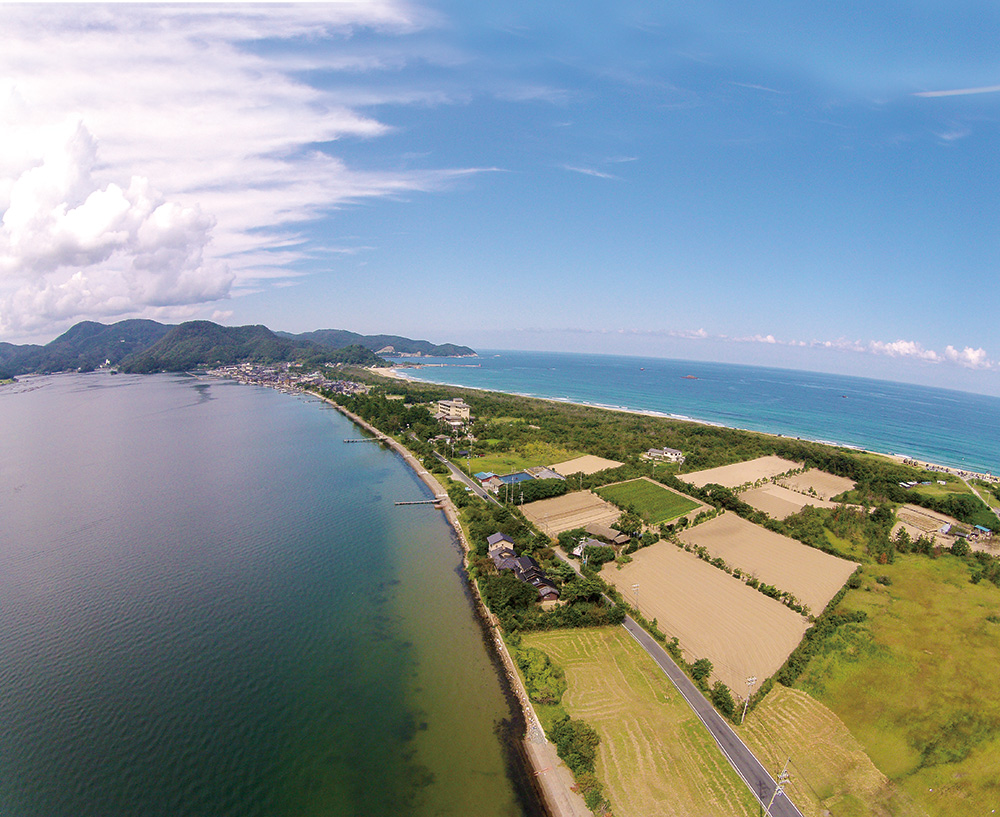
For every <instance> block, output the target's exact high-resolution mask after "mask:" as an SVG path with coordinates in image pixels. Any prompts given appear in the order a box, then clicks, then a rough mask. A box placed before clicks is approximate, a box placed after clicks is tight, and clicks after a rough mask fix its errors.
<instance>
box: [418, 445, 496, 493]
mask: <svg viewBox="0 0 1000 817" xmlns="http://www.w3.org/2000/svg"><path fill="white" fill-rule="evenodd" d="M432 453H433V454H434V456H435V457H437V458H438V461H439V462H441V463H442V464H444V465H446V466H447V467H448V470H449V471H451V475H452V476H453V477H454V478H455V479H457V480H458V481H459V482H462V483H464V484H465V485H468V486H469V487H470V488H471V489H472V490H473V491H474V492H475V494H476V496H478V497H479V498H480V499H485V500H486V501H487V502H492V503H493V504H494V505H499V504H500V503H499V502H498V501H497V498H496V497H495V496H493V495H492V494H491V493H490V492H489V491H486V490H484V488H483V486H482V485H480V484H479V483H478V482H476V481H475V480H474V479H470V478H469V477H468V476H467V475H466V473H465V471H463V470H462V469H461V468H459V467H458V466H457V465H454V464H453V463H452V462H451V460H449V459H448V458H447V457H442V456H441V455H440V454H438V452H437V451H434V452H432Z"/></svg>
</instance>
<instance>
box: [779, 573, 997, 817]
mask: <svg viewBox="0 0 1000 817" xmlns="http://www.w3.org/2000/svg"><path fill="white" fill-rule="evenodd" d="M882 575H885V576H888V577H889V579H890V580H891V582H890V584H888V585H884V584H879V583H877V582H876V581H875V578H876V576H882ZM969 576H970V573H969V568H968V567H967V566H966V565H965V564H964V563H963V562H961V561H960V560H958V559H956V558H953V557H950V556H943V557H941V558H939V559H929V558H927V557H925V556H917V555H911V556H897V558H896V561H895V563H894V564H889V565H879V566H878V567H877V569H874V568H873V569H871V570H869V571H867V573H866V575H865V578H864V583H863V585H862V587H860V588H859V589H857V590H852V591H850V592H849V593H848V594H847V596H846V597H845V599H844V602H843V603H842V609H845V610H864V611H865V612H866V613H867V614H868V619H867V621H865V622H861V623H852V624H850V625H847V626H845V627H842V628H839V630H838V633H837V635H836V637H834V638H832V639H830V640H829V642H828V643H826V645H825V648H824V650H823V651H822V652H821V653H820V654H818V655H816V656H814V657H813V659H812V660H811V661H810V663H809V665H808V667H807V668H806V671H805V672H804V673H803V675H802V677H801V679H800V681H799V684H798V686H800V687H801V688H802V689H804V690H805V691H807V692H809V693H810V694H811V695H813V696H815V697H816V698H817V699H818V700H819V701H820V702H822V703H824V704H825V705H826V706H828V707H830V708H831V709H832V710H833V711H834V712H835V713H836V714H837V715H838V716H839V717H840V718H841V720H842V721H843V722H844V723H845V724H846V725H847V727H848V728H849V729H850V730H851V732H852V734H854V735H855V736H856V737H857V738H858V740H859V741H860V742H861V743H862V744H863V745H864V747H865V749H866V751H867V752H868V754H869V756H870V757H871V758H872V760H873V761H874V763H875V764H876V766H878V767H879V768H880V769H881V770H882V771H883V772H884V773H885V774H886V775H887V776H889V777H890V778H893V779H894V780H897V781H898V782H899V783H900V784H901V785H902V786H903V787H904V788H905V789H906V790H907V791H908V792H909V793H910V794H911V795H912V796H913V798H914V799H915V800H916V801H918V802H919V803H920V804H921V805H922V806H923V807H924V808H926V809H927V810H928V812H929V813H931V814H933V815H963V814H981V813H989V809H990V808H994V807H996V805H997V801H996V797H997V786H996V779H997V778H996V763H995V758H996V752H997V750H998V748H1000V698H998V696H997V695H996V694H995V690H996V678H995V668H996V667H997V666H1000V639H998V638H997V632H996V625H994V624H992V623H991V621H990V616H996V615H998V614H1000V588H997V587H996V586H994V585H992V584H987V583H986V582H983V583H980V584H971V583H970V581H969ZM931 789H933V791H931Z"/></svg>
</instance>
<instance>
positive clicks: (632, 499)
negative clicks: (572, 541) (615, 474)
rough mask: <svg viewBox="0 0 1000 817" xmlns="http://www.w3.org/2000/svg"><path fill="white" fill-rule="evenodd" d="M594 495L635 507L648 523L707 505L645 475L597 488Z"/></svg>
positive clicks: (655, 522) (674, 516)
mask: <svg viewBox="0 0 1000 817" xmlns="http://www.w3.org/2000/svg"><path fill="white" fill-rule="evenodd" d="M597 494H598V495H599V496H601V497H603V498H604V499H607V500H609V501H610V502H614V503H615V504H616V505H618V506H619V507H622V508H624V507H631V508H634V509H635V511H636V513H638V514H639V516H640V517H642V520H643V521H644V522H645V523H646V524H647V525H659V524H660V523H661V522H672V521H673V520H674V519H677V518H678V517H680V516H683V515H684V514H687V513H697V512H698V511H700V510H704V509H707V507H708V506H707V505H705V504H704V503H702V502H698V501H697V500H694V499H691V498H690V497H687V496H684V495H683V494H679V493H677V491H673V490H671V489H670V488H667V487H666V486H664V485H660V484H659V483H658V482H653V480H651V479H647V478H645V477H643V478H641V479H633V480H629V481H628V482H616V483H613V484H611V485H605V486H604V487H602V488H598V489H597Z"/></svg>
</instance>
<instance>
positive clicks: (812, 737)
mask: <svg viewBox="0 0 1000 817" xmlns="http://www.w3.org/2000/svg"><path fill="white" fill-rule="evenodd" d="M738 731H739V735H740V738H742V740H743V742H744V743H745V744H746V745H747V746H749V747H750V749H751V750H753V753H754V754H755V755H756V756H757V759H758V760H759V761H760V762H761V763H763V764H764V766H765V767H766V768H768V769H770V770H771V773H772V774H776V772H775V771H774V770H775V769H780V768H781V767H782V766H783V765H784V763H785V761H786V760H788V759H789V758H791V763H790V764H789V767H788V769H789V772H790V773H791V780H790V782H789V784H788V788H787V789H786V791H787V792H788V796H789V799H790V800H791V801H792V802H793V803H794V804H795V805H796V806H798V808H799V810H800V811H801V812H802V813H803V814H804V815H805V817H826V815H830V814H835V815H839V817H867V815H872V816H873V817H927V812H926V811H924V810H923V809H921V808H920V807H919V806H917V805H916V804H915V803H914V802H913V799H912V798H911V797H910V796H909V795H908V794H906V793H905V792H904V791H903V790H902V789H900V788H899V786H897V785H896V784H895V783H893V782H892V781H891V780H889V779H888V778H887V777H886V776H885V775H884V774H882V772H880V771H879V770H878V769H877V768H876V767H875V764H874V763H872V761H871V759H870V758H869V757H868V755H866V754H865V750H864V748H863V747H862V746H861V744H860V743H858V741H857V740H856V739H855V738H854V737H853V736H852V735H851V733H850V732H849V731H848V729H847V727H846V726H844V724H843V723H841V721H840V719H839V718H838V717H837V716H836V715H834V714H833V712H831V711H830V710H829V709H827V708H826V707H825V706H823V704H821V703H819V702H818V701H816V700H814V699H813V698H811V697H809V695H807V694H806V693H805V692H802V691H801V690H797V689H789V688H788V687H783V686H781V684H775V685H774V688H773V689H772V690H771V691H770V692H769V693H768V694H767V697H766V698H765V699H764V701H763V702H762V703H761V704H760V705H759V706H758V707H757V708H756V709H755V710H754V711H753V712H751V713H750V714H749V715H747V719H746V722H745V723H744V724H743V725H742V726H741V727H740V728H739V730H738Z"/></svg>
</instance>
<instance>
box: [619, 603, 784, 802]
mask: <svg viewBox="0 0 1000 817" xmlns="http://www.w3.org/2000/svg"><path fill="white" fill-rule="evenodd" d="M622 626H623V627H624V628H625V629H626V630H628V631H629V633H630V634H631V636H632V637H633V638H634V639H635V640H636V641H638V642H639V645H640V646H641V647H642V648H643V649H644V650H645V651H646V652H648V653H649V654H650V656H652V658H653V660H654V661H656V663H657V664H659V666H660V669H662V670H663V672H664V673H665V674H666V676H667V677H668V678H669V679H670V680H671V681H672V682H673V684H674V686H675V687H677V689H678V691H679V692H680V693H681V695H682V696H684V700H685V701H687V703H688V706H690V707H691V708H692V709H693V710H694V712H695V714H696V715H697V716H698V718H699V720H701V722H702V723H703V724H704V725H705V728H706V729H708V731H709V733H710V734H711V735H712V737H713V738H715V742H716V743H718V744H719V748H720V749H722V753H723V754H724V755H725V756H726V757H727V758H728V760H729V762H730V763H731V764H732V766H733V768H734V769H736V772H737V773H738V774H739V776H740V777H742V778H743V781H744V782H745V783H746V784H747V786H748V787H749V789H750V791H752V792H753V793H754V795H755V796H756V797H757V799H758V800H760V802H761V804H762V805H764V806H767V804H768V801H769V800H770V799H771V795H772V794H774V789H775V787H776V786H777V783H776V782H775V780H774V778H773V777H771V775H769V774H768V773H767V770H766V769H765V768H764V767H763V766H762V765H761V764H760V761H758V760H757V758H756V757H754V755H753V752H751V751H750V750H749V749H748V748H747V747H746V745H745V744H744V743H743V741H741V740H740V739H739V737H738V736H737V735H736V733H735V732H734V731H733V730H732V729H731V728H730V727H729V724H728V723H726V721H725V719H724V718H723V717H722V716H721V715H720V714H719V713H718V712H716V711H715V707H714V706H712V704H710V703H709V702H708V700H707V699H706V698H705V696H704V695H702V694H701V690H699V689H698V688H697V687H696V686H695V685H694V682H693V681H692V680H691V679H690V678H688V677H687V676H686V675H685V674H684V673H683V672H682V671H681V669H680V667H678V666H677V664H675V663H674V661H673V659H672V658H671V657H670V654H669V653H668V652H667V651H666V650H665V649H663V647H661V646H660V645H659V643H657V641H656V640H655V639H654V638H653V637H652V636H651V635H650V634H649V633H647V632H646V631H645V630H644V629H642V627H640V626H639V625H638V624H636V622H635V621H633V620H632V619H631V618H630V617H628V616H626V617H625V622H624V623H623V624H622ZM770 814H771V817H802V812H800V811H799V810H798V809H797V808H796V807H795V806H794V805H792V803H791V801H790V800H789V799H788V798H787V797H785V795H784V793H781V794H779V795H778V796H777V797H775V798H774V803H772V805H771V809H770Z"/></svg>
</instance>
